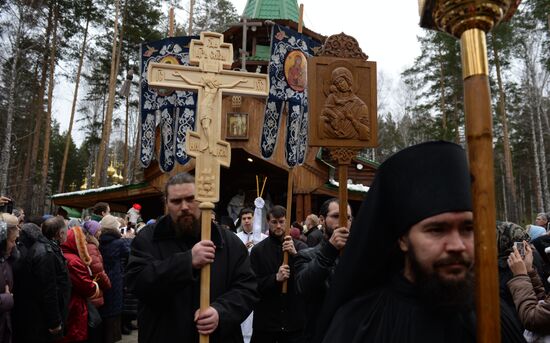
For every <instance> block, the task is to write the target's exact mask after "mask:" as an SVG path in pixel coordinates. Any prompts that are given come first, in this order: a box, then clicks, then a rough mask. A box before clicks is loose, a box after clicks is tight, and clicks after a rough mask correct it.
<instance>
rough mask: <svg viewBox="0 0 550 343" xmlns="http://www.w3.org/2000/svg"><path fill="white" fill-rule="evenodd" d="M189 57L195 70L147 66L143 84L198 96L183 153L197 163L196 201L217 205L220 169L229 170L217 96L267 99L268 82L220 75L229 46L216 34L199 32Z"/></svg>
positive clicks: (259, 77)
mask: <svg viewBox="0 0 550 343" xmlns="http://www.w3.org/2000/svg"><path fill="white" fill-rule="evenodd" d="M189 57H190V60H189V62H190V64H198V67H188V66H181V65H174V64H164V63H150V64H149V66H148V71H147V80H148V82H149V86H152V87H162V88H176V89H183V90H194V91H197V90H198V93H199V96H198V120H197V132H192V131H189V132H188V133H187V139H186V141H187V147H186V148H187V153H188V154H189V155H191V156H193V157H195V158H196V159H197V161H196V167H195V178H196V180H197V186H198V187H197V190H196V191H197V194H196V199H197V200H199V201H202V202H205V201H210V202H217V201H218V200H219V179H220V169H219V165H223V166H225V167H229V163H230V160H231V149H230V145H229V143H228V142H225V141H222V140H220V139H219V137H220V131H221V108H222V95H247V96H267V95H268V90H269V87H268V86H269V80H268V76H267V75H266V74H259V73H247V72H240V71H229V70H224V68H229V67H231V63H232V61H233V46H232V45H231V44H229V43H224V42H223V35H222V34H219V33H213V32H203V33H201V36H200V40H192V41H191V46H190V52H189Z"/></svg>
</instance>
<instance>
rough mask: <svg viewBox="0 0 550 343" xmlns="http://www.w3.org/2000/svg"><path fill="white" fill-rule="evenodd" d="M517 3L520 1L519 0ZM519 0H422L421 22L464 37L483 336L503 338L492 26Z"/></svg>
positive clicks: (478, 299)
mask: <svg viewBox="0 0 550 343" xmlns="http://www.w3.org/2000/svg"><path fill="white" fill-rule="evenodd" d="M513 5H515V6H513ZM517 5H518V2H517V1H512V0H426V1H420V2H419V6H420V14H421V22H420V25H421V26H422V27H425V28H429V29H434V30H439V31H442V32H446V33H448V34H450V35H452V36H454V37H456V38H459V39H460V48H461V55H462V77H463V79H464V112H465V115H466V136H467V139H468V160H469V164H470V173H471V174H472V197H473V206H474V208H473V210H474V227H475V276H476V287H475V290H476V300H475V303H476V314H477V316H476V317H477V342H479V343H485V342H487V343H488V342H500V301H499V283H498V267H497V247H496V240H495V237H496V232H495V231H496V218H495V217H496V214H495V189H494V172H493V145H492V144H493V133H492V113H491V93H490V90H489V76H488V74H489V67H488V62H487V44H486V40H485V38H486V36H485V34H486V32H488V31H490V30H491V29H492V28H493V27H494V26H495V25H496V24H498V23H499V22H500V21H501V20H502V19H503V18H504V16H505V15H506V17H510V16H511V14H512V13H513V11H515V8H517Z"/></svg>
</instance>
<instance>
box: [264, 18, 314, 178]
mask: <svg viewBox="0 0 550 343" xmlns="http://www.w3.org/2000/svg"><path fill="white" fill-rule="evenodd" d="M271 42H272V43H271V60H270V62H269V80H270V89H269V98H268V101H267V105H266V109H265V117H264V126H263V130H262V137H261V145H260V148H261V151H262V156H263V157H264V158H270V157H271V156H272V155H273V152H274V151H275V147H276V144H277V136H278V133H279V128H280V124H281V114H282V112H283V108H284V106H285V105H287V106H288V121H287V130H286V140H285V156H286V161H287V163H288V165H289V166H290V167H294V166H296V165H300V164H302V163H303V162H304V160H305V155H306V150H307V134H308V100H307V84H308V80H307V57H309V56H312V55H313V50H312V49H313V48H315V47H318V46H320V44H319V43H318V42H316V41H314V40H312V39H310V38H309V37H307V36H305V35H302V34H300V33H298V32H296V31H294V30H292V29H289V28H287V27H283V26H279V25H274V26H273V31H272V37H271Z"/></svg>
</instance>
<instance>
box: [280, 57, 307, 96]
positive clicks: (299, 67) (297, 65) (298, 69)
mask: <svg viewBox="0 0 550 343" xmlns="http://www.w3.org/2000/svg"><path fill="white" fill-rule="evenodd" d="M285 77H286V80H287V82H288V85H289V86H290V88H292V89H293V90H295V91H297V92H303V91H304V89H305V88H306V86H307V59H306V56H305V55H304V53H303V52H301V51H300V50H294V51H291V52H290V53H289V54H288V55H287V56H286V58H285Z"/></svg>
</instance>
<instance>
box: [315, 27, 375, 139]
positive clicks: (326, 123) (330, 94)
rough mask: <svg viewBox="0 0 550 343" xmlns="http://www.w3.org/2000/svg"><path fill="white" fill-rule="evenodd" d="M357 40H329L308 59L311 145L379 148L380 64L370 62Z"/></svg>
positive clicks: (342, 34)
mask: <svg viewBox="0 0 550 343" xmlns="http://www.w3.org/2000/svg"><path fill="white" fill-rule="evenodd" d="M367 58H368V56H367V55H365V54H364V53H363V51H361V48H360V47H359V44H358V43H357V41H356V40H355V38H353V37H351V36H347V35H345V34H344V33H341V34H338V35H333V36H330V37H329V38H327V40H326V42H325V44H324V45H323V47H322V48H321V51H320V54H319V56H315V57H311V58H309V59H308V87H309V88H308V92H309V93H308V97H309V108H310V111H309V113H310V123H309V145H310V146H323V147H355V148H364V147H375V146H376V145H377V127H378V126H377V113H376V108H377V102H376V62H370V61H367Z"/></svg>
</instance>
